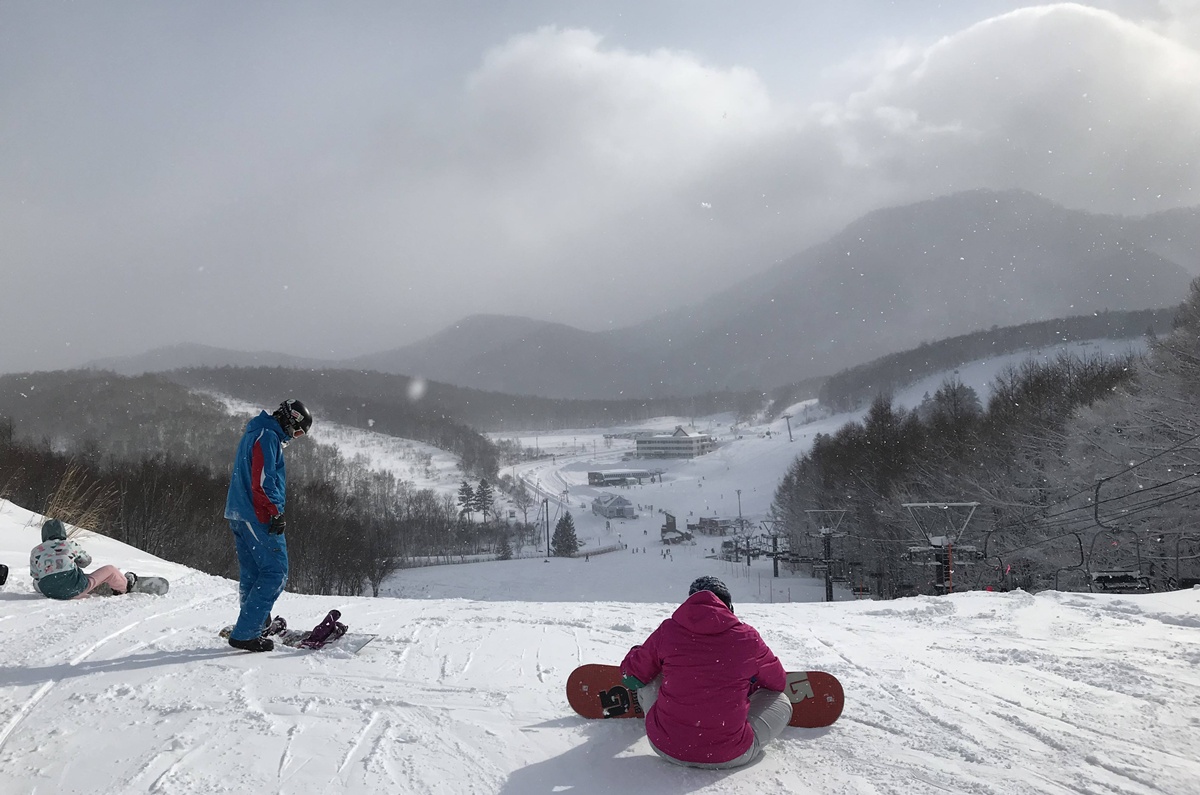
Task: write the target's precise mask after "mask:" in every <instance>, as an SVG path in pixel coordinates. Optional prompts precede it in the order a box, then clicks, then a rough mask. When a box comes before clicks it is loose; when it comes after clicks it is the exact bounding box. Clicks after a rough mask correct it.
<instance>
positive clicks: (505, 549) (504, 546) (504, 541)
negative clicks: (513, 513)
mask: <svg viewBox="0 0 1200 795" xmlns="http://www.w3.org/2000/svg"><path fill="white" fill-rule="evenodd" d="M512 556H513V549H512V544H511V543H510V542H509V540H508V532H507V531H506V532H503V533H501V534H500V545H499V547H497V549H496V557H497V558H498V559H500V560H512Z"/></svg>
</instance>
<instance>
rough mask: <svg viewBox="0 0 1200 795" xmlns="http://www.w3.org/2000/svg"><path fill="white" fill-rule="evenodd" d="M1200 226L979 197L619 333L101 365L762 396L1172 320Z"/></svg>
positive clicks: (455, 338)
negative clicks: (1066, 332)
mask: <svg viewBox="0 0 1200 795" xmlns="http://www.w3.org/2000/svg"><path fill="white" fill-rule="evenodd" d="M1198 221H1200V208H1185V209H1176V210H1168V211H1163V212H1158V213H1153V214H1150V215H1146V216H1141V217H1126V216H1113V215H1100V214H1093V213H1087V212H1083V211H1079V210H1072V209H1068V208H1065V207H1062V206H1060V205H1057V204H1055V203H1053V202H1051V201H1048V200H1046V199H1044V198H1041V197H1039V196H1036V195H1034V194H1031V193H1027V192H1024V191H1016V190H1011V191H992V190H976V191H969V192H964V193H958V194H953V195H950V196H943V197H939V198H935V199H931V200H928V201H923V202H919V203H916V204H910V205H905V206H901V207H892V208H887V209H881V210H877V211H874V212H871V213H869V214H867V215H865V216H863V217H862V218H860V219H858V220H857V221H855V222H853V223H851V224H850V225H849V226H847V227H846V228H845V229H843V230H842V231H841V232H840V233H838V234H837V235H835V236H833V237H832V238H830V239H829V240H827V241H825V242H824V243H821V244H818V245H816V246H813V247H811V248H809V249H807V250H805V251H802V252H801V253H799V254H797V255H795V256H793V257H791V258H788V259H786V260H784V261H781V262H779V263H778V264H776V265H774V266H773V267H771V268H769V269H767V270H765V271H763V272H761V273H757V274H754V275H752V276H750V277H748V278H746V279H744V280H742V281H741V282H739V283H737V284H735V285H733V286H732V287H730V288H728V289H725V290H723V291H721V292H719V293H717V294H715V295H713V296H712V297H710V298H709V299H707V300H706V301H704V302H702V303H700V304H697V305H692V306H686V307H683V308H670V309H665V310H664V312H663V313H661V314H659V315H657V316H655V317H653V318H651V319H649V320H647V321H645V322H643V323H639V324H637V325H634V326H629V327H626V328H622V329H616V330H609V331H601V332H590V331H584V330H581V329H577V328H574V327H572V326H568V325H565V324H561V323H549V322H544V321H539V320H533V319H530V318H525V317H512V316H503V315H473V316H470V317H466V318H464V319H462V320H460V321H458V322H457V323H454V324H453V325H451V326H449V327H447V328H446V329H443V330H442V331H440V332H438V333H436V334H433V335H432V336H429V337H427V338H425V339H423V340H419V341H417V342H415V343H412V344H409V345H405V346H402V347H398V348H393V349H390V350H385V351H382V352H379V353H375V354H370V355H366V356H361V357H357V358H355V359H351V360H347V361H341V362H320V361H313V360H304V359H299V358H297V357H285V356H282V355H277V354H269V353H254V354H245V353H236V352H231V351H225V352H222V351H220V350H219V349H211V348H201V347H199V346H182V347H176V348H172V349H159V350H157V351H151V352H150V353H148V354H144V355H142V356H140V357H128V358H125V359H119V360H107V361H106V362H103V363H99V362H97V363H93V366H104V367H106V368H108V369H115V370H117V371H118V372H127V373H133V372H143V371H151V370H164V369H171V368H173V367H180V366H189V365H200V364H204V365H209V366H211V365H216V364H231V365H235V364H255V365H264V364H271V365H280V366H302V367H323V366H337V367H352V368H356V369H375V370H380V371H382V372H388V373H402V374H407V375H414V376H423V377H425V378H429V379H432V380H436V381H442V382H446V383H450V384H456V385H460V386H468V387H473V388H476V389H486V390H492V391H499V392H508V393H514V394H529V395H539V396H543V397H557V398H622V397H624V398H629V397H659V396H665V395H690V394H700V393H703V392H709V391H716V390H724V389H735V390H747V389H769V388H772V387H775V386H779V385H782V384H788V383H793V382H796V381H799V380H802V379H805V378H812V377H817V376H823V375H828V374H831V373H834V372H837V371H840V370H843V369H845V368H847V367H852V366H854V365H857V364H861V363H863V362H866V361H869V360H872V359H875V358H877V357H880V356H883V355H885V354H888V353H892V352H896V351H900V350H904V349H908V348H912V347H916V346H918V345H920V344H921V343H923V342H930V341H935V340H939V339H943V338H946V337H951V336H955V335H959V334H964V333H968V332H971V331H976V330H980V329H987V328H990V327H993V326H1009V325H1017V324H1021V323H1028V322H1032V321H1038V320H1049V319H1054V318H1060V317H1066V316H1072V315H1074V316H1077V315H1081V314H1087V313H1090V312H1100V311H1103V310H1106V309H1107V310H1132V309H1147V308H1155V307H1166V306H1173V305H1175V304H1178V303H1180V302H1181V301H1182V300H1183V299H1184V296H1185V293H1186V289H1187V285H1188V282H1189V281H1190V280H1191V279H1192V278H1193V276H1194V275H1195V274H1196V273H1197V272H1198V271H1200V223H1198ZM664 298H666V297H664ZM664 303H665V301H664Z"/></svg>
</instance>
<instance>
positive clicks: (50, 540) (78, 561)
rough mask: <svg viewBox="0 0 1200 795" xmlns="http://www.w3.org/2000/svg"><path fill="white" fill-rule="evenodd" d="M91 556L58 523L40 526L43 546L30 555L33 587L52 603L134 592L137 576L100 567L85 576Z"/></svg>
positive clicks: (50, 520)
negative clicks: (83, 597)
mask: <svg viewBox="0 0 1200 795" xmlns="http://www.w3.org/2000/svg"><path fill="white" fill-rule="evenodd" d="M90 565H92V556H91V555H89V554H88V553H87V551H86V550H85V549H84V548H83V546H82V545H80V543H79V542H78V541H76V540H75V539H73V538H67V528H66V527H65V526H63V523H62V522H60V521H59V520H57V519H47V520H46V521H45V522H44V523H43V524H42V543H40V544H38V545H37V546H36V547H34V548H33V550H32V551H31V552H30V553H29V575H30V576H31V577H33V584H34V586H35V587H36V588H37V589H38V591H40V592H41V593H42V594H44V595H45V596H48V597H50V598H51V599H78V598H80V597H82V596H86V595H87V594H90V593H93V592H95V593H114V594H124V593H128V592H129V591H131V590H133V586H134V583H136V582H137V575H136V574H134V573H133V572H129V573H128V574H122V573H121V571H120V570H119V569H118V568H117V567H116V566H101V567H100V568H98V569H96V570H95V571H93V572H92V573H91V574H88V573H87V572H85V571H84V569H85V568H87V567H88V566H90Z"/></svg>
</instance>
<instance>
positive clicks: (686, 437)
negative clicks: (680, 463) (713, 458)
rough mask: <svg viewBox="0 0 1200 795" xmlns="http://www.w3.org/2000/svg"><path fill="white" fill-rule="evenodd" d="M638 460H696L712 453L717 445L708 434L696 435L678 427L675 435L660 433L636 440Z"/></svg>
mask: <svg viewBox="0 0 1200 795" xmlns="http://www.w3.org/2000/svg"><path fill="white" fill-rule="evenodd" d="M636 444H637V457H638V458H695V457H696V456H698V455H704V454H705V453H709V452H712V450H713V448H714V447H715V446H716V443H715V442H714V441H713V438H712V437H711V436H709V435H708V434H707V433H695V432H691V431H687V430H684V427H683V426H682V425H676V426H675V431H674V433H660V434H655V435H654V436H645V437H642V438H640V439H637V440H636Z"/></svg>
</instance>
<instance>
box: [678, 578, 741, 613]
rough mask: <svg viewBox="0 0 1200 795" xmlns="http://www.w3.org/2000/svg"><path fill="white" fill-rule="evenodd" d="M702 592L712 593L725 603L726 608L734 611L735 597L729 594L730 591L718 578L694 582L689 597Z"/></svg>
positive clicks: (697, 579) (689, 590)
mask: <svg viewBox="0 0 1200 795" xmlns="http://www.w3.org/2000/svg"><path fill="white" fill-rule="evenodd" d="M700 591H712V592H713V593H714V594H716V596H717V598H718V599H720V600H721V601H722V602H724V603H725V606H726V607H728V608H729V609H730V610H732V609H733V597H732V596H731V595H730V594H729V589H728V588H726V587H725V583H723V582H721V581H720V580H718V579H717V578H716V577H708V576H705V577H697V578H696V579H695V580H693V581H692V587H691V588H688V596H691V595H692V594H694V593H699V592H700Z"/></svg>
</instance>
